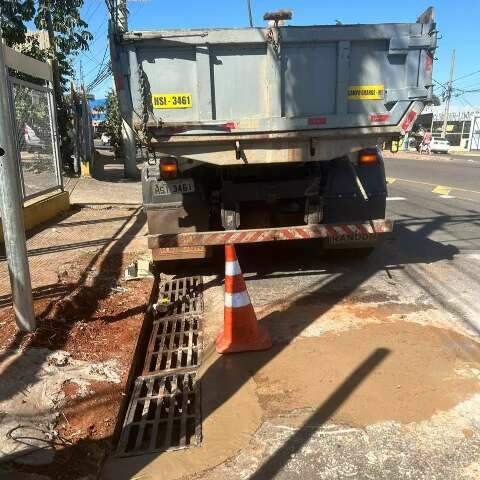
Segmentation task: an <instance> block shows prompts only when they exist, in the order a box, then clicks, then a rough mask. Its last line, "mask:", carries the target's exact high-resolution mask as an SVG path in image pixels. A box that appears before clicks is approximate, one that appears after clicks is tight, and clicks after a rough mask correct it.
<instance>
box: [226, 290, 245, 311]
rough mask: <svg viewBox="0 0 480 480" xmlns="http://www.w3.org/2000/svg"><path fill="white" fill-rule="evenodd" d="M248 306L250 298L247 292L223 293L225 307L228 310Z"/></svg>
mask: <svg viewBox="0 0 480 480" xmlns="http://www.w3.org/2000/svg"><path fill="white" fill-rule="evenodd" d="M248 304H250V297H249V296H248V292H247V291H243V292H240V293H227V292H225V306H226V307H230V308H238V307H245V305H248Z"/></svg>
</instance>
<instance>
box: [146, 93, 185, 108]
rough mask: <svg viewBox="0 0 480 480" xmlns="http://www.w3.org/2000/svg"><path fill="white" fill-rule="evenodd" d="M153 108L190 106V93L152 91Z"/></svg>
mask: <svg viewBox="0 0 480 480" xmlns="http://www.w3.org/2000/svg"><path fill="white" fill-rule="evenodd" d="M152 104H153V108H192V94H191V93H154V94H153V95H152Z"/></svg>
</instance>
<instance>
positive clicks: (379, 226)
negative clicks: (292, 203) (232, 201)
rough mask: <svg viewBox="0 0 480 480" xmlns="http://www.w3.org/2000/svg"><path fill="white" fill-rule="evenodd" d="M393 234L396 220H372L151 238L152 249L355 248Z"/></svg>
mask: <svg viewBox="0 0 480 480" xmlns="http://www.w3.org/2000/svg"><path fill="white" fill-rule="evenodd" d="M392 231H393V221H392V220H388V219H384V220H371V221H369V222H361V223H348V224H315V225H300V226H293V227H280V228H255V229H252V230H223V231H218V232H186V233H174V234H169V233H166V234H157V235H149V236H148V246H149V248H151V249H157V248H174V247H199V246H208V245H225V244H230V243H237V244H238V243H259V242H275V241H286V240H308V239H313V238H319V239H328V241H329V243H331V244H332V245H334V244H335V243H337V242H338V243H341V244H349V245H354V244H356V243H363V244H364V243H366V242H374V241H375V240H378V239H379V237H380V236H383V235H385V234H388V233H391V232H392Z"/></svg>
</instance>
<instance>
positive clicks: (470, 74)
mask: <svg viewBox="0 0 480 480" xmlns="http://www.w3.org/2000/svg"><path fill="white" fill-rule="evenodd" d="M477 73H480V70H476V71H475V72H472V73H467V75H462V76H461V77H457V78H456V79H455V80H453V81H454V82H458V81H459V80H461V79H462V78H468V77H471V76H473V75H476V74H477Z"/></svg>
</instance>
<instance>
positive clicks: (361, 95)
mask: <svg viewBox="0 0 480 480" xmlns="http://www.w3.org/2000/svg"><path fill="white" fill-rule="evenodd" d="M347 95H348V100H382V99H383V97H384V96H385V87H384V85H352V86H350V87H348V90H347Z"/></svg>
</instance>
